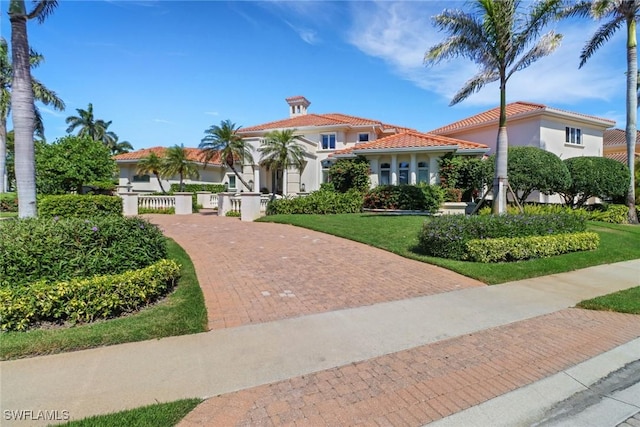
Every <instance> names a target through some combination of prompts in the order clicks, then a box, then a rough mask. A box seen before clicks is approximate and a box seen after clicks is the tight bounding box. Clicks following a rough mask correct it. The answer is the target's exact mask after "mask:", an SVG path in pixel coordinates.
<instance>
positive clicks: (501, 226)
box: [418, 213, 587, 260]
mask: <svg viewBox="0 0 640 427" xmlns="http://www.w3.org/2000/svg"><path fill="white" fill-rule="evenodd" d="M586 227H587V226H586V221H585V219H584V218H582V217H580V216H578V215H572V214H565V213H558V214H552V215H526V214H525V215H500V216H495V215H491V216H463V215H444V216H440V217H435V218H432V219H430V220H429V221H425V223H424V225H423V227H422V230H421V231H420V233H419V235H418V248H419V249H420V250H421V251H422V252H423V253H425V254H427V255H431V256H436V257H441V258H452V259H460V260H464V259H466V257H467V246H466V244H467V242H468V241H470V240H474V239H495V238H502V237H509V238H512V237H527V236H544V235H550V234H564V233H578V232H583V231H585V230H586Z"/></svg>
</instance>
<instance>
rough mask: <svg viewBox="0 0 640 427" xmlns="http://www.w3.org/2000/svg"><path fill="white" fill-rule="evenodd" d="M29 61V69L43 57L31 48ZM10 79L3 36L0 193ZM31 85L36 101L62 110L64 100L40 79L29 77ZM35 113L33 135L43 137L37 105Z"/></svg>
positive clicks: (0, 49)
mask: <svg viewBox="0 0 640 427" xmlns="http://www.w3.org/2000/svg"><path fill="white" fill-rule="evenodd" d="M29 62H30V64H31V69H34V68H36V67H38V66H39V65H40V64H41V63H42V62H44V57H43V56H42V55H41V54H39V53H37V52H35V51H33V50H31V51H30V54H29ZM11 79H12V69H11V61H10V60H9V47H8V45H7V41H6V40H5V39H4V37H0V193H4V192H5V191H6V180H5V179H2V178H3V177H4V178H7V177H8V174H7V169H8V168H7V163H6V160H7V140H6V139H7V117H8V116H9V112H10V111H11ZM31 87H32V89H33V97H34V98H35V100H36V101H39V102H42V103H43V104H44V105H51V106H53V108H55V109H56V110H60V111H62V110H64V108H65V105H64V101H62V99H60V98H59V97H58V95H57V94H56V93H55V92H54V91H52V90H50V89H48V88H47V87H46V86H44V85H43V84H42V83H41V82H40V81H38V80H37V79H35V78H34V77H33V76H32V77H31ZM34 114H35V124H34V126H35V135H36V136H38V137H39V138H41V139H44V122H43V120H42V115H41V114H40V111H39V110H38V107H37V106H34Z"/></svg>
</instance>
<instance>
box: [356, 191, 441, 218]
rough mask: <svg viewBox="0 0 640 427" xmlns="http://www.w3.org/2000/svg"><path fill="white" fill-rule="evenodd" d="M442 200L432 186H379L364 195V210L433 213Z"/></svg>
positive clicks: (439, 192) (439, 193)
mask: <svg viewBox="0 0 640 427" xmlns="http://www.w3.org/2000/svg"><path fill="white" fill-rule="evenodd" d="M443 200H444V194H443V192H442V191H441V190H440V189H439V188H436V187H433V186H424V187H419V186H415V185H379V186H377V187H376V188H373V189H371V190H369V192H367V193H366V194H365V196H364V208H365V209H399V210H415V211H426V212H431V213H435V212H437V211H438V208H439V207H440V204H441V203H442V201H443Z"/></svg>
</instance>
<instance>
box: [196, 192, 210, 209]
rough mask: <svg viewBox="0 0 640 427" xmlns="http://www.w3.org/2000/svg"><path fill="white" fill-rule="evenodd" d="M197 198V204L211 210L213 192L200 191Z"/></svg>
mask: <svg viewBox="0 0 640 427" xmlns="http://www.w3.org/2000/svg"><path fill="white" fill-rule="evenodd" d="M196 194H197V196H196V203H198V204H199V205H200V206H202V207H203V208H205V209H211V208H212V207H213V206H211V192H209V191H198V192H197V193H196Z"/></svg>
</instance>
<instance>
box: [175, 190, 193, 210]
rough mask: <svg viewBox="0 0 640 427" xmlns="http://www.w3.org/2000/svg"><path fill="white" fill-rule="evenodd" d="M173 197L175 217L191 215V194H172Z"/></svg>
mask: <svg viewBox="0 0 640 427" xmlns="http://www.w3.org/2000/svg"><path fill="white" fill-rule="evenodd" d="M174 197H175V198H176V215H191V214H192V213H193V205H192V202H191V197H192V193H174Z"/></svg>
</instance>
